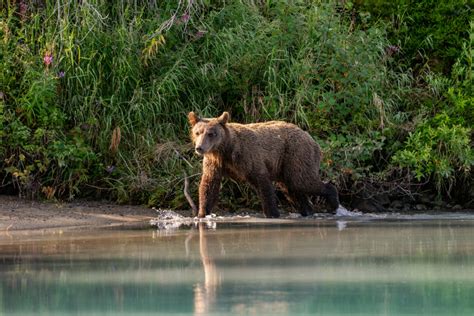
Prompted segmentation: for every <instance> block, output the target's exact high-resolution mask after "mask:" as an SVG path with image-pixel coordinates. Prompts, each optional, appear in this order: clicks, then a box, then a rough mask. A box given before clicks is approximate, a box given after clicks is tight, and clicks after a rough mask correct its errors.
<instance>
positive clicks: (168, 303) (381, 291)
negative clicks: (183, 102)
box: [0, 216, 474, 315]
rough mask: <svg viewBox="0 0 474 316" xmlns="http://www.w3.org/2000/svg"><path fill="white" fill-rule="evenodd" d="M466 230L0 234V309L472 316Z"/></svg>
mask: <svg viewBox="0 0 474 316" xmlns="http://www.w3.org/2000/svg"><path fill="white" fill-rule="evenodd" d="M209 226H211V227H209ZM473 228H474V217H469V216H464V217H463V216H459V217H457V218H437V217H429V218H418V217H412V218H398V219H396V218H395V219H385V220H354V219H347V220H345V221H341V220H336V219H334V220H331V219H325V220H310V221H295V222H272V223H271V224H268V223H267V224H265V223H233V224H232V223H227V224H224V223H217V224H215V225H208V224H206V223H200V224H199V225H193V226H192V227H190V226H187V227H186V226H185V227H181V228H180V229H177V230H172V231H170V230H157V229H152V230H115V231H104V232H100V233H98V232H86V233H73V232H68V233H67V232H64V233H55V234H51V233H48V234H44V235H25V234H15V235H8V234H5V232H3V233H0V315H181V314H183V315H192V314H194V315H239V314H240V315H242V314H243V315H474V233H473V232H474V230H473Z"/></svg>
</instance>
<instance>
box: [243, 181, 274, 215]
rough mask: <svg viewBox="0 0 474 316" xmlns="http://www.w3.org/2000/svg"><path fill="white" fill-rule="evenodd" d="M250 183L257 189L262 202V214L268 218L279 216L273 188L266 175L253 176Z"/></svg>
mask: <svg viewBox="0 0 474 316" xmlns="http://www.w3.org/2000/svg"><path fill="white" fill-rule="evenodd" d="M250 183H251V184H252V185H253V186H254V187H255V189H256V190H257V193H258V196H259V197H260V200H261V202H262V208H263V214H265V217H268V218H277V217H280V212H279V211H278V208H277V203H276V194H275V188H274V187H273V184H272V181H270V178H269V177H268V176H255V177H254V178H252V179H251V180H250Z"/></svg>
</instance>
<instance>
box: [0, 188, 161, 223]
mask: <svg viewBox="0 0 474 316" xmlns="http://www.w3.org/2000/svg"><path fill="white" fill-rule="evenodd" d="M155 216H156V211H155V210H154V209H151V208H147V207H144V206H130V205H116V204H111V203H104V202H90V201H77V202H71V203H60V202H39V201H31V200H24V199H20V198H18V197H14V196H2V195H0V232H10V231H20V230H48V229H75V228H77V229H89V228H99V227H106V226H113V225H121V224H127V223H139V222H147V221H149V220H150V219H152V218H154V217H155Z"/></svg>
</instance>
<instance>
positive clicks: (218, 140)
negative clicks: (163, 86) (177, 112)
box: [188, 112, 229, 155]
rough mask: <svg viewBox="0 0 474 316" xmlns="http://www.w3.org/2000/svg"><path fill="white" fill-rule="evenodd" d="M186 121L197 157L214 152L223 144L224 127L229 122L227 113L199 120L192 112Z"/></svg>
mask: <svg viewBox="0 0 474 316" xmlns="http://www.w3.org/2000/svg"><path fill="white" fill-rule="evenodd" d="M188 120H189V123H190V124H191V127H192V129H191V138H192V139H193V143H194V150H195V151H196V153H197V154H199V155H204V154H206V153H209V152H212V151H216V150H218V149H219V147H220V146H221V145H222V144H223V143H224V139H225V136H226V133H225V129H226V127H225V125H226V124H227V121H228V120H229V113H227V112H224V113H222V115H221V116H219V117H217V118H210V119H205V118H200V117H198V116H197V115H196V114H195V113H194V112H189V114H188Z"/></svg>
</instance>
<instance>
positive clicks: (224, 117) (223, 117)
mask: <svg viewBox="0 0 474 316" xmlns="http://www.w3.org/2000/svg"><path fill="white" fill-rule="evenodd" d="M217 121H218V122H219V123H220V124H222V125H225V124H226V123H227V121H229V112H224V113H222V115H221V116H219V117H218V118H217Z"/></svg>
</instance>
